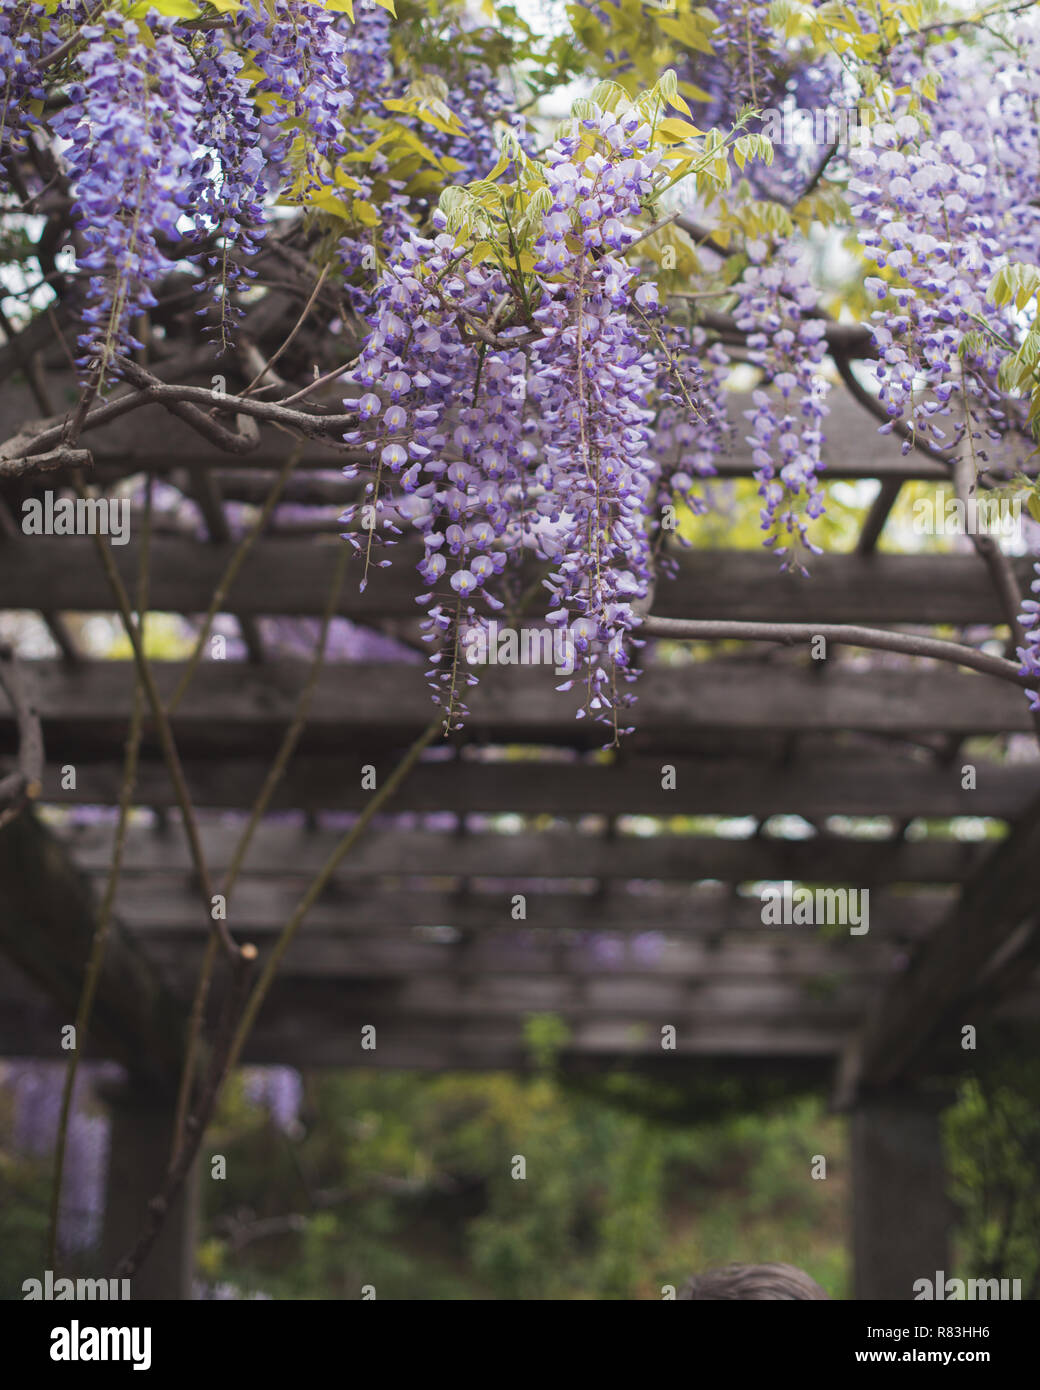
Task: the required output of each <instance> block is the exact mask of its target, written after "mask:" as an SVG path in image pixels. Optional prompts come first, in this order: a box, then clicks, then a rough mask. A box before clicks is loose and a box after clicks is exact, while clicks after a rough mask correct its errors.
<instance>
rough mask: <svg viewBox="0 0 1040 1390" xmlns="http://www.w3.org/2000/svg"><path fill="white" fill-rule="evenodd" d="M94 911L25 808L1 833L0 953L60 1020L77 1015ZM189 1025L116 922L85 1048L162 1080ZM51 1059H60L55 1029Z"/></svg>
mask: <svg viewBox="0 0 1040 1390" xmlns="http://www.w3.org/2000/svg"><path fill="white" fill-rule="evenodd" d="M94 912H95V909H94V903H93V900H92V896H91V892H90V888H89V885H88V884H87V883H86V881H85V880H84V879H83V878H82V876H81V875H80V873H79V872H78V870H76V869H75V868H74V867H73V865H72V864H71V863H70V862H69V859H68V856H67V855H66V853H65V850H64V849H63V848H62V847H61V845H59V843H58V842H57V840H56V839H55V838H54V836H53V835H51V834H50V832H49V831H47V830H45V829H44V827H43V826H42V825H40V824H39V822H38V821H37V820H35V819H34V817H32V816H31V815H30V814H29V813H27V812H23V814H22V815H20V816H19V817H18V818H17V819H16V820H14V821H12V822H11V823H10V824H9V825H8V826H6V827H5V828H4V829H2V830H0V949H2V950H3V951H4V953H5V954H6V955H7V956H8V957H9V958H10V960H12V961H13V962H14V963H15V964H16V965H18V966H19V967H20V968H21V969H22V970H24V971H25V972H26V973H27V974H29V975H30V976H32V978H33V979H35V980H37V981H38V982H39V984H40V985H41V986H42V987H43V989H44V990H45V991H46V992H47V994H48V995H50V997H51V998H52V999H53V1000H54V1002H55V1003H56V1004H57V1005H58V1006H59V1008H60V1010H61V1012H62V1022H63V1023H64V1024H71V1023H72V1022H73V1021H74V1019H75V1017H76V1009H77V1006H78V1004H79V996H80V991H81V989H82V985H83V972H84V967H85V964H86V961H87V957H88V954H89V952H90V947H91V942H92V940H93V935H94ZM185 1022H186V1018H185V1013H184V1010H183V1009H182V1007H181V1006H180V1004H179V1003H178V1002H177V1001H176V1000H175V999H174V998H173V997H172V995H171V994H170V993H169V992H168V990H167V989H166V987H165V985H164V984H163V982H162V980H161V979H160V977H159V975H158V973H157V971H156V970H155V968H154V966H153V965H152V964H151V962H150V961H149V960H148V959H147V957H146V956H145V954H144V953H143V952H142V950H141V948H140V947H139V945H138V944H137V943H136V942H135V941H133V940H132V938H131V937H129V936H128V935H127V934H126V933H125V932H124V931H123V930H122V929H121V928H120V927H119V926H118V925H117V924H115V923H113V925H112V929H111V932H110V935H109V939H108V945H107V949H106V951H105V956H104V963H103V966H102V970H101V978H100V981H99V984H98V990H97V997H96V999H95V1003H94V1015H93V1021H92V1024H91V1028H90V1035H89V1037H88V1039H87V1040H86V1046H87V1050H88V1051H89V1052H90V1053H92V1054H93V1053H94V1052H95V1051H98V1050H102V1051H104V1052H105V1053H106V1054H107V1055H115V1056H118V1057H119V1058H120V1059H121V1060H122V1061H124V1062H125V1063H126V1064H127V1065H128V1066H129V1067H130V1068H131V1069H133V1070H135V1071H140V1072H143V1073H144V1074H145V1075H147V1076H148V1078H149V1080H151V1081H166V1082H168V1081H170V1080H172V1079H173V1078H174V1077H175V1076H176V1074H177V1070H178V1068H179V1064H180V1060H181V1046H182V1038H183V1033H184V1027H185ZM78 1041H79V1045H80V1046H81V1047H82V1046H83V1042H84V1040H82V1039H80V1040H78ZM50 1055H51V1056H52V1057H53V1058H54V1060H60V1059H61V1058H62V1057H63V1055H64V1054H63V1053H62V1050H61V1033H60V1031H58V1030H56V1031H55V1033H54V1035H53V1038H52V1040H51V1052H50Z"/></svg>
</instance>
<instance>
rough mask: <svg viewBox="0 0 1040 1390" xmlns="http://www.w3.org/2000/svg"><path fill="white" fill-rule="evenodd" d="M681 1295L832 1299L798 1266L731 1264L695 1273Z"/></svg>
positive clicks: (716, 1297) (731, 1297)
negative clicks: (704, 1272) (702, 1272)
mask: <svg viewBox="0 0 1040 1390" xmlns="http://www.w3.org/2000/svg"><path fill="white" fill-rule="evenodd" d="M678 1297H679V1298H680V1299H687V1300H700V1299H714V1300H716V1301H719V1300H723V1299H743V1298H749V1299H768V1298H786V1299H795V1298H829V1297H830V1295H829V1294H828V1293H827V1292H826V1291H825V1290H824V1289H821V1288H820V1286H819V1284H817V1283H816V1282H815V1280H813V1279H810V1278H809V1276H808V1274H806V1273H805V1271H804V1270H801V1269H796V1268H795V1266H794V1265H784V1264H768V1265H727V1266H726V1268H725V1269H711V1270H709V1271H708V1272H707V1273H706V1274H695V1275H694V1276H693V1278H692V1279H689V1280H688V1281H687V1282H686V1284H684V1285H683V1288H682V1290H681V1292H680V1293H679V1295H678Z"/></svg>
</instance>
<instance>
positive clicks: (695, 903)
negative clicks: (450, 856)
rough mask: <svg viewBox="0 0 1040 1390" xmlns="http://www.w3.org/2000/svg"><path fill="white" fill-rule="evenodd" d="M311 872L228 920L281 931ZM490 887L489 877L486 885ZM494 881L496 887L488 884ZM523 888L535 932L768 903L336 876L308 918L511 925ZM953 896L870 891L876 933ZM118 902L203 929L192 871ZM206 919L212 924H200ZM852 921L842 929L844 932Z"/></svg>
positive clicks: (244, 896) (238, 907)
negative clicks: (415, 884) (410, 884)
mask: <svg viewBox="0 0 1040 1390" xmlns="http://www.w3.org/2000/svg"><path fill="white" fill-rule="evenodd" d="M307 884H308V880H307V879H304V878H301V879H296V880H293V879H283V878H277V879H254V878H243V879H240V880H239V882H238V883H237V884H236V885H235V890H234V894H233V896H232V898H231V902H230V904H229V909H228V918H227V920H228V924H229V926H230V928H231V931H232V933H233V934H234V935H235V936H236V937H237V938H238V939H241V940H246V939H250V938H251V937H253V936H256V937H257V938H258V939H262V938H263V937H265V936H269V935H271V934H272V933H275V932H277V931H279V930H280V929H281V927H282V926H283V925H284V924H285V922H286V921H287V920H288V918H289V916H290V914H291V913H292V911H293V908H294V907H295V906H296V904H297V902H298V901H299V899H300V898H301V897H302V896H303V893H304V891H305V889H306V887H307ZM481 886H482V887H483V886H484V885H481ZM487 888H488V889H490V885H487ZM519 892H524V895H525V898H526V912H527V917H526V920H525V925H526V926H527V927H528V928H530V929H531V930H537V929H539V928H547V929H548V928H552V929H559V928H565V927H574V928H583V929H587V930H606V929H616V930H629V931H651V930H664V929H666V928H674V929H676V930H685V931H697V932H709V933H711V932H718V933H721V932H723V931H728V930H733V931H762V930H763V923H762V903H761V900H760V899H759V898H758V897H757V896H753V897H752V896H749V897H746V898H745V897H741V898H736V899H734V898H732V897H731V896H730V895H729V894H727V893H725V892H717V893H707V892H685V893H669V894H665V893H661V894H652V895H651V894H642V893H639V894H636V893H633V894H621V893H610V894H608V895H606V897H600V896H599V895H598V894H596V893H593V892H587V893H558V892H557V893H552V892H537V891H534V890H533V889H532V888H531V886H530V885H525V886H523V887H521V886H517V885H516V883H515V882H513V883H507V884H503V885H502V886H501V887H500V888H498V889H497V891H481V892H471V893H467V894H466V895H465V896H460V895H458V894H456V893H453V892H451V891H444V892H437V891H435V890H433V889H429V888H405V887H392V888H370V887H368V886H366V885H364V884H358V883H351V882H349V881H347V882H345V883H341V884H336V885H335V886H334V887H333V888H331V889H330V891H329V892H328V893H327V894H326V895H325V896H324V897H323V898H322V899H321V900H320V901H319V902H318V903H316V904H315V906H314V907H313V908H312V910H311V912H310V913H309V915H308V917H307V930H308V931H310V932H317V931H328V932H336V933H343V932H350V931H359V932H371V931H377V930H378V929H379V928H380V927H383V926H385V927H412V926H415V927H455V928H458V929H459V930H471V931H479V930H493V929H495V928H496V927H512V926H514V925H515V924H516V919H514V918H513V916H512V901H513V896H514V894H515V893H519ZM949 903H950V895H949V894H948V893H944V892H942V891H940V890H934V889H933V890H930V891H921V892H917V893H912V894H911V893H906V894H901V893H885V892H878V893H871V896H870V931H869V932H868V933H867V934H866V935H867V936H869V935H871V934H876V935H877V936H880V935H882V934H884V935H885V936H886V937H891V938H893V939H899V938H901V937H903V936H906V935H910V936H913V935H915V934H917V933H919V932H920V931H921V930H923V929H924V927H926V926H927V925H929V924H934V923H935V922H936V921H937V920H938V919H939V918H940V917H941V916H942V914H943V912H944V910H946V909H947V908H948V905H949ZM116 910H117V912H118V914H119V916H120V919H121V920H122V921H123V922H125V924H126V925H127V927H128V929H130V930H132V931H135V932H138V933H140V934H141V935H142V938H143V937H144V935H145V934H146V933H147V932H149V931H150V930H152V929H153V928H162V929H164V930H167V931H171V930H183V931H186V932H189V933H190V932H193V931H195V930H196V929H197V928H198V927H199V919H200V913H199V901H198V893H197V892H196V891H194V890H193V888H192V885H191V882H190V880H189V879H187V878H186V877H184V876H181V875H171V874H151V875H148V876H147V877H141V876H137V877H134V878H128V879H126V880H124V881H123V882H122V883H121V884H120V887H119V890H118V892H117V894H116ZM202 926H203V927H205V922H204V921H203V922H202ZM766 930H767V931H772V932H774V933H775V934H776V937H777V938H778V939H779V940H782V941H798V940H805V939H806V938H809V939H811V937H812V936H813V934H814V932H815V931H816V930H817V929H815V928H812V927H805V926H794V925H792V926H777V927H770V928H766ZM844 934H846V929H843V930H842V935H844Z"/></svg>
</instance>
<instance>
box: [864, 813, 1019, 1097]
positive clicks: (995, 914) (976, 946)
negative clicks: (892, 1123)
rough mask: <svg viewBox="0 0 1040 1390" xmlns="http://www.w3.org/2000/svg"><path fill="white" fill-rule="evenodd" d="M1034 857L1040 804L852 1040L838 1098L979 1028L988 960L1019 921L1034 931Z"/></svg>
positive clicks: (903, 1070) (900, 1072)
mask: <svg viewBox="0 0 1040 1390" xmlns="http://www.w3.org/2000/svg"><path fill="white" fill-rule="evenodd" d="M1038 856H1040V802H1037V803H1035V804H1034V806H1033V807H1032V809H1031V810H1030V811H1029V812H1028V813H1027V814H1026V815H1025V816H1024V817H1023V818H1022V819H1021V820H1020V821H1019V822H1018V823H1017V824H1016V825H1015V826H1013V828H1012V830H1011V833H1010V834H1009V835H1008V837H1007V838H1006V839H1005V840H1003V841H1002V842H1001V843H1000V844H999V845H997V846H995V847H994V849H993V850H992V852H991V854H990V855H989V856H988V857H987V858H986V860H985V861H984V862H983V864H982V865H981V867H980V868H979V869H977V870H976V872H975V874H974V875H973V876H972V878H971V879H970V880H969V882H968V883H967V884H966V885H965V887H964V890H963V893H962V895H961V897H960V899H959V900H958V901H957V903H956V904H955V906H953V907H952V909H951V911H950V912H949V914H948V916H947V917H946V918H945V919H944V920H943V921H942V922H941V923H940V924H939V925H938V926H937V927H936V929H935V931H934V932H933V933H932V934H931V935H930V936H929V938H928V939H927V941H925V942H924V944H923V945H922V946H921V947H920V949H919V952H918V954H917V956H916V958H915V959H914V961H913V963H912V965H911V968H910V969H909V970H908V971H907V972H906V974H905V975H903V976H902V977H901V978H900V979H898V980H895V981H893V983H892V985H891V986H890V988H889V990H888V991H887V993H886V995H885V996H884V997H883V999H882V1000H881V1001H879V1004H878V1006H877V1008H876V1011H875V1012H874V1013H873V1014H872V1016H871V1017H870V1018H869V1019H868V1020H867V1022H866V1024H865V1026H864V1028H863V1030H862V1032H861V1034H860V1035H858V1036H857V1037H856V1038H855V1039H854V1040H853V1042H852V1043H851V1044H850V1045H849V1047H848V1049H847V1050H846V1053H845V1056H844V1058H843V1063H842V1070H841V1075H840V1077H839V1085H838V1100H839V1103H841V1104H849V1103H852V1102H853V1101H855V1099H856V1098H857V1097H858V1096H860V1095H861V1094H864V1093H869V1092H871V1091H874V1090H877V1089H879V1088H881V1087H885V1086H890V1085H892V1084H893V1083H895V1082H897V1081H899V1080H900V1079H902V1078H903V1077H905V1076H906V1075H907V1074H908V1073H910V1072H911V1070H912V1069H913V1068H914V1066H915V1064H917V1063H919V1062H920V1061H921V1059H922V1057H923V1056H924V1055H926V1053H927V1050H928V1048H929V1045H930V1044H932V1043H933V1042H934V1043H936V1044H938V1045H939V1046H940V1047H941V1048H943V1049H944V1050H947V1049H950V1048H952V1047H954V1046H955V1045H956V1044H957V1043H959V1040H960V1031H961V1029H962V1027H963V1026H964V1025H965V1024H973V1025H975V1026H976V1027H977V1026H978V1024H979V1020H980V1017H981V1015H982V1012H983V1011H984V1010H985V1008H986V1003H987V1001H986V998H985V992H984V990H983V991H982V992H981V993H980V991H979V985H980V983H983V982H984V977H985V970H986V967H987V965H989V964H990V962H992V961H993V960H994V958H995V957H996V956H997V953H998V952H999V951H1000V949H1001V947H1002V946H1003V945H1004V944H1005V942H1007V941H1008V940H1009V938H1010V937H1011V935H1012V933H1014V932H1015V931H1016V930H1017V929H1018V928H1019V927H1020V926H1022V925H1023V924H1028V925H1029V927H1030V929H1031V930H1032V931H1035V930H1036V929H1037V923H1038V920H1040V900H1038V895H1037V889H1036V864H1037V858H1038ZM969 1015H970V1016H969Z"/></svg>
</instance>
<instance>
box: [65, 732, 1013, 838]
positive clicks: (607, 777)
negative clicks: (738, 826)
mask: <svg viewBox="0 0 1040 1390" xmlns="http://www.w3.org/2000/svg"><path fill="white" fill-rule="evenodd" d="M366 760H367V759H366V757H365V755H364V754H363V753H361V752H356V753H353V754H349V753H347V754H344V753H343V752H342V751H341V750H337V751H330V752H328V753H326V754H322V755H313V754H307V753H302V754H298V755H297V756H296V757H295V758H293V760H292V762H291V763H290V765H289V767H288V769H287V771H286V774H285V777H284V779H283V780H282V782H281V783H280V785H279V787H278V789H277V791H276V793H275V796H274V798H273V801H272V808H273V809H275V810H287V809H292V808H296V809H299V810H303V811H310V812H356V811H359V810H361V809H362V808H363V807H364V806H365V805H366V803H367V801H368V799H369V797H370V796H371V793H370V792H368V791H365V790H363V789H362V786H361V777H360V767H361V764H362V763H363V762H364V761H366ZM661 761H662V760H661V759H660V758H659V759H657V760H656V761H651V760H650V759H648V758H646V757H645V756H633V757H628V756H626V757H625V759H624V761H623V762H618V763H614V764H598V765H597V764H594V763H591V762H589V761H587V760H584V759H577V758H571V759H567V760H557V761H539V760H537V759H531V760H525V761H522V762H521V761H516V762H506V761H500V762H485V763H481V762H477V761H470V760H469V759H466V758H462V759H457V760H456V759H451V760H446V761H438V762H427V763H420V765H419V766H418V767H416V768H415V770H414V771H413V772H412V773H411V775H410V776H409V778H408V780H407V781H406V782H405V784H404V786H403V787H402V788H401V789H400V791H399V792H398V793H397V794H396V796H395V798H394V807H395V810H398V811H410V812H418V813H434V812H444V811H449V812H455V813H459V814H461V813H464V812H469V813H487V814H495V813H507V812H509V813H517V814H522V815H539V814H550V815H552V816H554V817H562V816H578V815H583V814H588V813H598V814H602V815H616V816H624V815H645V816H658V817H667V816H689V815H712V814H714V815H722V816H755V817H758V818H763V817H768V816H774V815H783V814H797V815H801V816H804V817H805V818H806V819H807V820H811V821H812V820H819V819H823V818H825V817H827V816H837V815H845V816H886V815H887V816H892V817H894V818H896V819H909V818H912V817H914V816H926V817H933V818H937V819H943V818H948V817H953V816H973V817H974V816H992V817H997V818H999V819H1002V820H1013V819H1015V818H1016V817H1017V816H1019V815H1021V814H1022V812H1023V810H1024V809H1025V807H1026V806H1027V805H1028V804H1029V801H1030V800H1031V798H1032V796H1033V795H1035V792H1036V787H1037V780H1038V776H1040V768H1038V765H1037V764H1036V763H1035V762H1023V763H1012V764H1000V763H994V762H986V761H984V760H982V759H979V758H977V757H973V758H972V763H973V765H975V766H976V769H977V774H978V776H977V787H976V789H975V790H973V791H966V790H965V789H964V788H963V787H962V785H961V769H960V760H959V759H958V761H957V763H956V764H950V765H948V766H947V765H944V764H942V763H939V762H937V761H936V760H935V759H934V758H931V757H928V756H926V755H924V754H923V753H922V755H920V756H905V757H902V756H898V755H897V754H894V753H893V752H891V751H890V750H889V749H887V748H883V747H878V748H876V749H875V750H874V751H873V752H871V753H869V754H868V753H867V752H865V751H864V750H863V749H862V748H852V749H848V748H846V747H844V746H843V745H842V744H839V743H837V742H834V743H827V742H822V741H820V742H815V741H811V740H810V741H809V742H808V744H807V746H806V747H805V748H804V750H803V754H802V756H801V757H800V759H799V760H798V763H797V764H796V765H791V766H788V765H786V764H784V763H782V762H780V761H778V760H769V759H765V758H763V759H762V760H761V761H754V760H752V759H749V758H747V757H742V758H738V757H733V756H728V757H727V756H715V757H705V758H700V759H692V758H683V757H681V756H680V757H671V758H669V759H668V761H669V762H670V763H672V764H673V765H674V767H675V770H676V787H675V790H674V791H664V790H662V787H661ZM385 765H386V766H387V767H389V765H390V763H389V760H388V761H387V763H386V764H385ZM75 766H76V769H77V777H76V785H75V787H74V788H71V789H69V790H66V789H65V788H63V786H62V780H63V779H62V773H61V764H60V763H56V762H52V763H50V764H48V766H47V767H46V768H45V772H44V779H43V784H44V792H43V799H44V801H46V802H49V803H50V804H52V805H54V806H74V805H103V806H111V805H115V804H116V802H117V800H118V796H119V785H120V781H121V776H120V771H119V768H118V767H117V766H116V765H115V763H114V762H112V761H105V762H85V761H84V760H83V759H82V758H79V757H78V756H77V757H76V762H75ZM184 767H185V776H186V778H187V782H188V788H189V790H190V792H191V796H192V800H193V801H194V802H195V804H196V805H197V806H201V807H212V808H218V807H231V808H234V807H237V808H242V807H245V806H249V805H250V804H251V803H252V802H253V801H254V800H255V798H256V796H257V794H258V793H259V791H260V788H261V787H262V786H263V782H264V777H265V775H266V773H267V771H268V767H269V763H268V761H266V760H264V759H262V758H260V757H249V756H247V757H242V758H236V757H234V756H233V755H231V753H230V752H229V751H228V750H224V752H223V753H217V754H214V755H212V756H209V757H204V758H192V757H187V758H185V760H184ZM136 799H137V801H138V803H139V804H140V805H143V806H157V807H172V806H174V805H175V804H176V803H175V799H174V796H173V793H172V791H171V787H170V779H169V777H168V775H167V773H166V770H165V768H164V767H163V766H162V764H161V763H159V762H157V761H156V760H155V758H154V755H153V756H152V757H151V758H149V757H148V756H146V757H145V758H144V759H143V760H142V763H141V767H140V770H139V773H138V778H137V790H136Z"/></svg>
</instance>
